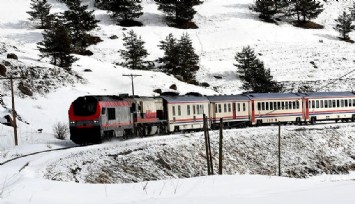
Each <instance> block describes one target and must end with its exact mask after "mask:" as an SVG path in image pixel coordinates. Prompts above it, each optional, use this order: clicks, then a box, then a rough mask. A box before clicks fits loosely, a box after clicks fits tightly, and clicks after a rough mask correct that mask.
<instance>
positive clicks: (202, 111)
mask: <svg viewBox="0 0 355 204" xmlns="http://www.w3.org/2000/svg"><path fill="white" fill-rule="evenodd" d="M200 106H201V113H204V108H203V105H200Z"/></svg>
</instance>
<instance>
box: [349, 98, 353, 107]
mask: <svg viewBox="0 0 355 204" xmlns="http://www.w3.org/2000/svg"><path fill="white" fill-rule="evenodd" d="M351 105H352V104H351V99H349V107H351Z"/></svg>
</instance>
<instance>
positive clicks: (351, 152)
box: [43, 123, 355, 183]
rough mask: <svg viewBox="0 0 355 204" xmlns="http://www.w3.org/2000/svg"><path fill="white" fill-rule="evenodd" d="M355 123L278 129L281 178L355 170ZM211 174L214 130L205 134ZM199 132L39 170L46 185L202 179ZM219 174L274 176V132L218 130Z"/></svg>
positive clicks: (117, 147) (115, 147)
mask: <svg viewBox="0 0 355 204" xmlns="http://www.w3.org/2000/svg"><path fill="white" fill-rule="evenodd" d="M354 132H355V124H352V123H347V124H318V125H315V126H282V128H281V135H282V136H281V151H282V153H281V156H282V157H281V169H282V176H287V177H296V178H304V177H310V176H313V175H319V174H346V173H348V172H349V171H352V170H355V134H354ZM210 135H211V141H212V152H213V162H214V169H215V171H217V165H218V131H216V132H210ZM203 138H204V136H203V133H188V134H182V135H174V136H157V137H153V138H149V139H134V140H129V141H123V142H121V141H120V142H116V143H115V142H114V143H112V144H110V143H109V144H104V145H103V146H102V147H98V148H90V149H88V150H83V151H80V152H76V153H71V154H69V155H67V156H65V157H63V158H60V159H58V160H55V161H53V162H52V163H51V164H49V165H48V166H47V167H46V168H45V170H44V171H43V176H44V177H45V178H47V179H50V180H57V181H68V182H69V181H75V182H79V183H130V182H141V181H149V180H160V179H170V178H189V177H196V176H204V175H206V174H207V173H206V172H207V169H206V168H207V167H206V160H205V145H204V144H205V143H204V139H203ZM223 149H224V153H223V154H224V160H223V162H224V165H223V172H224V174H262V175H277V174H278V157H277V156H278V127H277V126H269V127H258V128H245V129H235V130H225V131H224V148H223Z"/></svg>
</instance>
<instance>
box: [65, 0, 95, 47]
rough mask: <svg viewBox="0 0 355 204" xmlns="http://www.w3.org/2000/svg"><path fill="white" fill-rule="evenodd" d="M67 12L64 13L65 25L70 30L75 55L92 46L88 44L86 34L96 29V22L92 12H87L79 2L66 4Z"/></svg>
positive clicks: (88, 38)
mask: <svg viewBox="0 0 355 204" xmlns="http://www.w3.org/2000/svg"><path fill="white" fill-rule="evenodd" d="M66 4H67V6H68V7H69V10H67V11H65V12H64V15H63V17H64V19H65V21H66V22H65V25H66V26H67V28H68V29H69V30H70V35H71V38H72V41H73V43H74V47H75V49H76V51H77V53H80V52H82V51H83V50H85V48H86V47H88V46H89V45H91V44H93V43H91V42H90V35H88V34H87V32H89V31H91V30H92V29H94V28H96V27H97V23H98V22H99V21H98V20H96V19H95V16H94V14H93V12H94V11H93V10H92V11H87V8H88V6H86V5H81V0H71V1H68V2H66Z"/></svg>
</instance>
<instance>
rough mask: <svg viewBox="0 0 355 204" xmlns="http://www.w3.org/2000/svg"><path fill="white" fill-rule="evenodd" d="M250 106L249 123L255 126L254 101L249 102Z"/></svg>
mask: <svg viewBox="0 0 355 204" xmlns="http://www.w3.org/2000/svg"><path fill="white" fill-rule="evenodd" d="M250 104H251V108H250V118H249V119H250V122H251V124H255V105H254V104H255V102H254V100H251V102H250Z"/></svg>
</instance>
